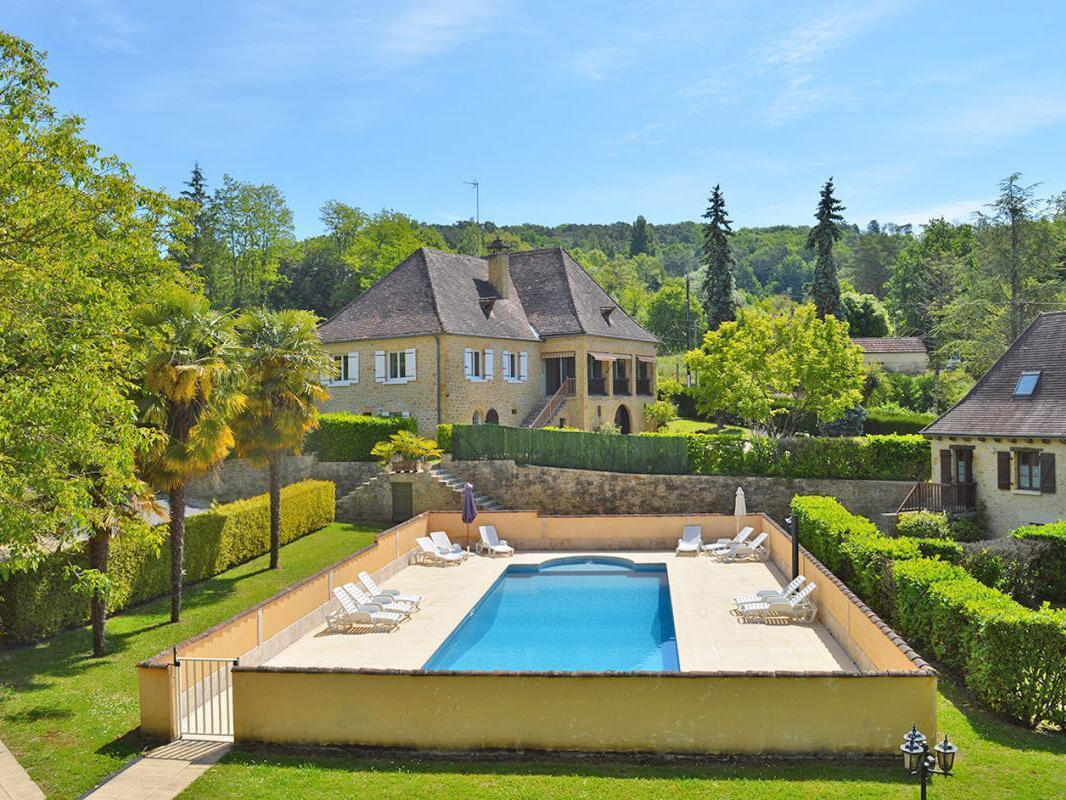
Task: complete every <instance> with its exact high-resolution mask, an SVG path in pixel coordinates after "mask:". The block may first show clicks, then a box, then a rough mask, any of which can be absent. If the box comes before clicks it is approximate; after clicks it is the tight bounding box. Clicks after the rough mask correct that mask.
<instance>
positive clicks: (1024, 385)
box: [1014, 369, 1040, 397]
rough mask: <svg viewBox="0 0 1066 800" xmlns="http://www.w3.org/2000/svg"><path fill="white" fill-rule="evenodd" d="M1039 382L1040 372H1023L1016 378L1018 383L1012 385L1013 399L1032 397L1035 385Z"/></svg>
mask: <svg viewBox="0 0 1066 800" xmlns="http://www.w3.org/2000/svg"><path fill="white" fill-rule="evenodd" d="M1039 382H1040V370H1038V369H1036V370H1031V371H1028V372H1023V373H1022V374H1021V375H1019V376H1018V383H1016V384H1015V385H1014V396H1015V397H1032V396H1033V392H1035V391H1036V385H1037V383H1039Z"/></svg>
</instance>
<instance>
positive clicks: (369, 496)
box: [337, 472, 463, 522]
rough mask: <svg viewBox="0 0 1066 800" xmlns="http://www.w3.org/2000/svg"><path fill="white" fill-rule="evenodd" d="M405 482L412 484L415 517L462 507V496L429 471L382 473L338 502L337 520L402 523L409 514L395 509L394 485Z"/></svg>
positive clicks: (412, 503)
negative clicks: (427, 512) (423, 513)
mask: <svg viewBox="0 0 1066 800" xmlns="http://www.w3.org/2000/svg"><path fill="white" fill-rule="evenodd" d="M404 483H407V484H410V485H411V506H412V509H411V515H412V516H413V515H416V514H421V513H422V512H423V511H460V510H462V507H463V499H462V495H461V494H460V493H459V492H456V491H454V490H453V489H450V488H448V487H447V486H445V485H444V484H443V483H441V482H440V481H439V480H437V479H436V478H435V477H434V476H433V475H432V474H431V473H429V472H412V473H384V472H383V473H381V474H380V475H379V476H378V477H376V478H374V479H373V480H371V481H369V482H367V483H364V484H362V485H361V486H359V487H358V488H357V489H356V490H355V491H353V492H349V493H348V494H346V495H345V496H344V497H341V498H340V499H339V500H338V501H337V519H338V520H339V521H341V522H387V521H392V522H402V521H403V519H406V518H407V515H406V514H399V513H398V511H397V510H396V509H394V508H393V484H404ZM398 517H403V519H399V518H398Z"/></svg>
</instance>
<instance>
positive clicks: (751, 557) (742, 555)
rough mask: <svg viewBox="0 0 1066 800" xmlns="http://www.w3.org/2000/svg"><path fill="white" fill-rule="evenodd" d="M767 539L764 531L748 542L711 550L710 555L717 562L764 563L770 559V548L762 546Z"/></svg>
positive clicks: (767, 535)
mask: <svg viewBox="0 0 1066 800" xmlns="http://www.w3.org/2000/svg"><path fill="white" fill-rule="evenodd" d="M768 537H769V534H767V533H766V532H765V531H763V532H762V533H760V534H759V535H758V536H756V537H755V538H754V539H753V540H752V541H750V542H741V543H740V544H727V545H725V546H724V547H716V548H715V549H714V550H711V555H712V556H714V557H715V558H716V559H718V560H719V561H766V559H768V558H769V557H770V548H769V547H767V546H766V545H764V544H763V542H765V541H766V540H767V538H768Z"/></svg>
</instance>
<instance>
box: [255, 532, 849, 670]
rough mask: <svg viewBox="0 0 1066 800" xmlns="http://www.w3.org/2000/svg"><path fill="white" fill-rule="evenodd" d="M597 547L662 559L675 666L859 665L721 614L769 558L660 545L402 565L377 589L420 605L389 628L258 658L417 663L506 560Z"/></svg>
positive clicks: (771, 572) (759, 580)
mask: <svg viewBox="0 0 1066 800" xmlns="http://www.w3.org/2000/svg"><path fill="white" fill-rule="evenodd" d="M580 555H600V556H606V555H609V556H615V557H619V556H620V557H623V558H628V559H631V560H632V561H634V562H637V563H644V564H648V563H657V564H665V565H666V569H667V575H668V577H669V580H670V597H671V602H672V605H673V610H674V628H675V631H676V634H677V645H678V656H679V660H680V664H681V671H682V672H723V671H724V672H751V671H775V672H809V671H835V672H840V671H844V672H851V673H856V674H857V673H859V669H858V668H857V667H856V666H855V663H854V662H853V661H852V660H851V658H850V657H849V656H848V655H847V653H845V651H844V649H843V648H842V647H841V646H840V644H839V643H837V641H836V640H835V639H834V638H833V637H832V636H831V635H830V634H829V632H828V631H827V630H826V629H825V628H824V627H823V626H822V625H821V624H819V623H817V622H816V623H814V624H811V625H804V624H770V625H767V624H762V623H744V622H741V621H740V620H739V619H738V618H737V617H736V616H734V615H733V614H732V613H730V609H731V608H732V602H731V600H732V598H733V596H734V595H738V594H748V593H751V592H754V591H756V590H758V589H767V588H771V587H773V586H782V585H784V583H785V581H783V580H782V576H781V575H780V573H779V572H778V571H777V569H776V568H775V567H774V566H773V565H771V564H759V563H739V564H721V563H718V562H716V561H714V559H712V558H709V557H707V556H703V555H701V556H698V557H695V558H694V557H691V556H688V557H678V556H675V554H674V553H672V552H669V553H664V552H648V551H639V552H616V551H612V552H610V553H603V552H599V553H596V552H592V551H586V552H581V551H566V552H557V551H556V552H528V553H519V554H517V555H515V556H514V557H513V558H489V557H485V556H477V555H473V556H471V557H470V558H469V559H467V560H466V562H465V563H463V564H462V565H460V566H449V567H432V566H421V565H417V564H416V565H411V566H409V567H407V568H405V569H403V570H401V571H400V572H398V573H397V574H396V575H394V576H393V577H392V578H390V579H389V580H388V581H385V582H383V583H382V586H383V588H388V589H399V590H400V591H402V592H411V593H417V594H420V595H422V596H423V598H424V600H423V602H422V608H421V610H419V611H418V612H417V613H415V614H414V615H412V617H411V619H410V620H408V621H406V622H404V623H403V624H402V625H400V627H399V628H398V629H396V630H395V631H393V632H392V633H356V634H353V633H348V634H344V633H330V632H329V631H327V630H325V626H324V625H322V626H319V627H318V628H316V629H315V630H314V631H312V632H311V633H309V634H307V635H306V636H304V637H303V638H301V639H298V640H297V641H296V642H294V643H293V644H292V645H290V646H289V647H287V648H286V649H284V650H282V651H281V652H280V653H278V654H277V655H275V656H274V657H273V658H271V659H269V660H267V661H266V662H265V665H266V666H270V667H317V668H338V667H341V668H349V669H362V668H372V669H400V670H417V669H421V667H422V665H423V664H425V663H426V661H427V660H428V659H429V657H430V656H431V655H432V654H433V653H434V651H435V650H436V649H437V648H438V647H439V646H440V644H441V643H442V642H443V641H444V640H445V639H446V638H447V637H448V635H449V634H450V633H451V632H452V631H453V630H454V629H455V627H456V626H457V625H458V624H459V623H460V622H461V621H462V620H463V618H464V617H465V616H466V615H467V613H469V611H470V610H471V609H472V608H473V607H474V605H475V604H476V603H477V602H478V600H480V599H481V597H482V595H484V594H485V592H486V591H487V590H488V588H489V587H490V586H491V585H492V584H493V582H494V581H495V580H496V579H497V578H498V577H499V576H500V573H501V572H502V571H503V570H504V569H505V568H506V567H507V566H508V565H509V564H537V563H540V562H542V561H546V560H548V559H552V558H560V557H570V556H580Z"/></svg>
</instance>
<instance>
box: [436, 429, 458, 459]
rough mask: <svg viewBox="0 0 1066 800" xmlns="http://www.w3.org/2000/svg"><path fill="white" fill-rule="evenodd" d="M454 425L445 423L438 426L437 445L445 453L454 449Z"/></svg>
mask: <svg viewBox="0 0 1066 800" xmlns="http://www.w3.org/2000/svg"><path fill="white" fill-rule="evenodd" d="M454 427H455V426H454V425H451V424H450V423H443V424H441V425H438V426H437V447H439V448H440V449H441V450H443V451H444V452H445V453H450V452H451V451H452V435H453V433H452V429H453V428H454Z"/></svg>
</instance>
